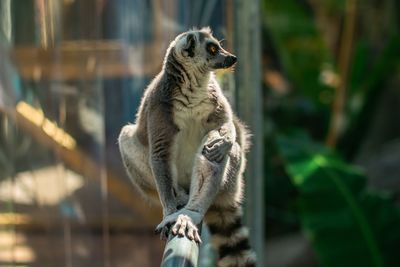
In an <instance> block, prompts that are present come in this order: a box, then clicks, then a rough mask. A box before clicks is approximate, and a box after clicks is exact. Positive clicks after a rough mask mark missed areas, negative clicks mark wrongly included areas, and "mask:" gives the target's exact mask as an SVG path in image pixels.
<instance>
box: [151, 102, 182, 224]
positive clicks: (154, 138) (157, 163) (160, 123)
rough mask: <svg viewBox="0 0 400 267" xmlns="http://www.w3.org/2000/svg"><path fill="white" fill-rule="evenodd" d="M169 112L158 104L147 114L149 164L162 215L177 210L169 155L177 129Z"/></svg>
mask: <svg viewBox="0 0 400 267" xmlns="http://www.w3.org/2000/svg"><path fill="white" fill-rule="evenodd" d="M169 114H170V113H169V112H168V110H166V107H164V106H163V105H159V106H157V107H155V108H154V110H152V112H150V113H149V115H148V120H149V123H148V127H149V129H148V131H149V146H150V165H151V170H152V172H153V176H154V178H155V182H156V186H157V191H158V195H159V198H160V202H161V205H162V207H163V214H164V217H165V216H167V215H169V214H171V213H173V212H175V211H176V210H177V199H176V197H175V194H174V182H173V176H172V171H171V164H172V162H171V159H170V157H171V149H172V148H171V146H172V140H173V137H174V135H175V134H176V132H177V131H178V129H177V127H176V126H175V124H174V123H173V121H172V118H171V117H170V116H168V115H169Z"/></svg>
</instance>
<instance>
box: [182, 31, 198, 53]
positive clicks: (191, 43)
mask: <svg viewBox="0 0 400 267" xmlns="http://www.w3.org/2000/svg"><path fill="white" fill-rule="evenodd" d="M195 47H196V36H195V35H194V34H193V33H189V34H188V35H187V36H186V43H185V45H184V47H183V54H184V56H189V57H194V49H195Z"/></svg>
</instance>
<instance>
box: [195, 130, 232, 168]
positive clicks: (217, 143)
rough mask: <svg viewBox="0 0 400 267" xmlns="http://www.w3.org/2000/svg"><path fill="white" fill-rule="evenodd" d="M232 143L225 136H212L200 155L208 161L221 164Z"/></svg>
mask: <svg viewBox="0 0 400 267" xmlns="http://www.w3.org/2000/svg"><path fill="white" fill-rule="evenodd" d="M232 145H233V142H232V140H231V139H230V138H229V137H227V136H218V135H217V136H212V137H211V138H210V140H207V143H206V144H205V145H204V148H203V151H202V154H203V155H204V156H205V157H206V158H207V159H208V160H209V161H215V162H221V161H222V160H223V159H224V157H225V156H226V155H227V153H228V152H229V150H230V149H231V148H232Z"/></svg>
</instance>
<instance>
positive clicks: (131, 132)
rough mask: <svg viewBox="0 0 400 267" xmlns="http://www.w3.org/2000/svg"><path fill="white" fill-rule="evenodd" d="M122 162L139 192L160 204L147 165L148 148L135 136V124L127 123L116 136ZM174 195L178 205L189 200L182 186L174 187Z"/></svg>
mask: <svg viewBox="0 0 400 267" xmlns="http://www.w3.org/2000/svg"><path fill="white" fill-rule="evenodd" d="M118 143H119V150H120V152H121V157H122V162H123V163H124V165H125V168H126V170H127V172H128V176H129V178H130V180H131V182H132V183H133V184H134V186H135V187H136V188H137V190H138V191H139V193H140V194H141V195H142V196H143V197H144V198H145V199H146V200H148V201H149V202H151V203H152V204H156V205H160V200H159V196H158V192H157V188H156V185H155V183H154V178H153V174H152V172H151V169H150V165H149V152H148V148H147V147H145V146H144V145H143V144H141V143H140V142H139V140H138V139H137V137H136V125H134V124H129V125H126V126H124V127H123V128H122V130H121V133H120V135H119V138H118ZM175 195H176V199H177V204H178V207H177V208H179V207H183V206H184V205H186V203H187V202H188V200H189V195H188V194H187V193H186V191H185V190H184V189H183V188H179V187H176V188H175Z"/></svg>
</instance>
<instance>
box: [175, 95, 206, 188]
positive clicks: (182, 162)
mask: <svg viewBox="0 0 400 267" xmlns="http://www.w3.org/2000/svg"><path fill="white" fill-rule="evenodd" d="M174 107H175V108H174V122H175V123H176V125H177V126H178V128H179V132H178V133H177V135H176V136H175V140H174V149H173V151H174V153H173V157H174V162H175V167H176V169H175V171H176V178H177V182H178V184H179V185H181V186H182V187H184V188H185V189H189V187H190V180H191V176H192V169H193V162H194V159H195V155H196V153H197V152H198V151H200V150H201V149H202V148H200V144H201V143H202V141H203V138H204V137H205V135H206V134H207V132H208V131H209V129H207V127H206V121H207V118H208V116H209V114H210V113H211V112H212V111H213V109H214V105H213V104H212V103H211V102H210V101H208V100H205V101H202V102H201V103H199V104H198V105H194V106H193V107H190V106H189V107H188V106H186V105H182V103H180V102H176V105H175V106H174Z"/></svg>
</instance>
